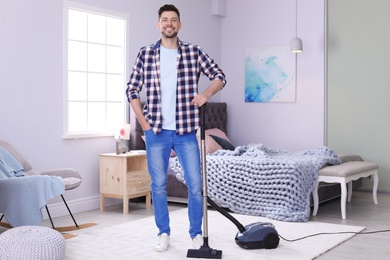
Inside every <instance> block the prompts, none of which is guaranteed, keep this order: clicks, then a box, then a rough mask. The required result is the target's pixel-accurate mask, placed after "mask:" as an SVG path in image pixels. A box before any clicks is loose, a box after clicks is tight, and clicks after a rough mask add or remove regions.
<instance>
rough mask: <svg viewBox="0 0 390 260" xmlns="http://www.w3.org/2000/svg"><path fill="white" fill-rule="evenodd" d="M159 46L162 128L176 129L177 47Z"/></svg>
mask: <svg viewBox="0 0 390 260" xmlns="http://www.w3.org/2000/svg"><path fill="white" fill-rule="evenodd" d="M160 47H161V51H160V75H161V113H162V118H163V123H162V129H165V130H176V88H177V49H167V48H164V47H163V46H160Z"/></svg>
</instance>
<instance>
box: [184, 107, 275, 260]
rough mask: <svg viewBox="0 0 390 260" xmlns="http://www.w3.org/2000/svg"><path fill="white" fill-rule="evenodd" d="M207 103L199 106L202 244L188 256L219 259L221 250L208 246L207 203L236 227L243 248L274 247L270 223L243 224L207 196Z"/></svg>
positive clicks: (190, 251)
mask: <svg viewBox="0 0 390 260" xmlns="http://www.w3.org/2000/svg"><path fill="white" fill-rule="evenodd" d="M206 106H207V104H204V105H203V106H201V107H200V124H201V126H200V128H201V160H202V178H203V179H202V185H203V187H202V189H203V194H202V196H203V245H202V246H201V247H200V248H199V249H189V250H188V252H187V257H188V258H212V259H221V258H222V250H217V249H213V248H211V247H210V246H209V243H208V241H209V239H208V217H207V203H208V204H210V206H211V207H213V208H214V209H215V210H217V211H218V212H219V213H221V214H222V215H223V216H225V217H226V218H228V219H229V220H230V221H231V222H233V224H234V225H236V227H237V228H238V233H237V234H236V237H235V242H236V244H237V245H238V246H240V247H242V248H244V249H263V248H264V249H274V248H276V247H278V245H279V234H278V232H277V231H276V229H275V227H274V225H272V223H267V222H257V223H252V224H249V225H246V226H243V225H242V224H241V223H240V222H239V221H238V220H237V219H235V218H234V217H233V216H232V215H230V214H229V213H228V212H227V211H225V210H224V209H223V208H221V207H219V206H218V205H217V204H216V203H215V202H214V201H213V200H212V199H210V198H209V197H208V196H207V172H206V171H207V169H206V145H205V126H204V124H205V112H206Z"/></svg>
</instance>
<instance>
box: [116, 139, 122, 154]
mask: <svg viewBox="0 0 390 260" xmlns="http://www.w3.org/2000/svg"><path fill="white" fill-rule="evenodd" d="M121 153H123V151H122V143H121V140H119V139H118V140H116V154H121Z"/></svg>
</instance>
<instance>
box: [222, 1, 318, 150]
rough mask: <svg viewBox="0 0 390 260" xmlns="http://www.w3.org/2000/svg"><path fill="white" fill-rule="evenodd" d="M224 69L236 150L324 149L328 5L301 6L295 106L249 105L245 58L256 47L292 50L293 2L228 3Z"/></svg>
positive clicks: (224, 21) (308, 3) (311, 3)
mask: <svg viewBox="0 0 390 260" xmlns="http://www.w3.org/2000/svg"><path fill="white" fill-rule="evenodd" d="M221 21H222V24H221V31H222V44H221V50H222V52H221V60H222V66H223V69H224V70H225V73H226V75H227V76H228V84H227V85H226V87H225V89H224V90H223V91H222V94H221V97H222V100H225V101H228V103H229V106H228V112H229V127H228V130H229V137H230V138H231V139H232V142H233V143H234V144H235V145H242V144H248V143H264V144H266V145H268V146H270V147H276V148H284V149H292V150H300V149H308V148H313V147H316V146H319V145H322V144H323V136H324V1H323V0H299V1H298V36H299V37H300V38H301V39H302V40H303V48H304V51H303V52H302V53H300V54H298V55H297V58H298V60H297V99H296V103H245V101H244V82H245V80H244V77H245V75H244V74H245V73H244V66H245V64H244V54H245V48H247V47H253V46H279V45H289V44H290V41H291V39H292V38H293V37H294V36H295V1H291V0H244V1H235V0H227V15H226V17H224V18H222V20H221Z"/></svg>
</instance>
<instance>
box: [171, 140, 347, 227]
mask: <svg viewBox="0 0 390 260" xmlns="http://www.w3.org/2000/svg"><path fill="white" fill-rule="evenodd" d="M339 163H341V161H340V159H339V157H338V156H337V155H336V154H335V153H334V152H333V151H332V150H331V149H330V148H328V147H318V148H316V149H312V150H307V151H302V152H289V151H286V150H280V149H272V148H267V147H265V146H264V145H263V144H250V145H246V146H238V147H236V149H235V150H234V151H228V150H219V151H217V152H215V153H213V154H208V155H207V185H208V190H207V191H208V196H209V197H210V198H211V199H212V200H213V201H214V202H216V203H217V204H219V205H221V206H222V207H225V208H228V209H230V210H231V211H233V212H235V213H240V214H248V215H257V216H263V217H267V218H270V219H275V220H280V221H290V222H304V221H307V220H308V219H309V216H310V196H311V192H312V190H313V188H314V184H315V182H316V179H317V176H318V170H319V169H321V168H322V167H324V166H326V165H333V164H339ZM171 168H172V170H173V171H174V172H175V173H176V178H177V179H178V180H179V181H181V182H183V183H185V181H184V177H183V171H182V168H181V166H180V163H179V161H178V159H175V160H172V163H171Z"/></svg>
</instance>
